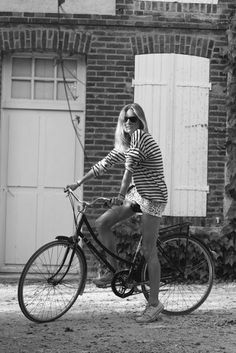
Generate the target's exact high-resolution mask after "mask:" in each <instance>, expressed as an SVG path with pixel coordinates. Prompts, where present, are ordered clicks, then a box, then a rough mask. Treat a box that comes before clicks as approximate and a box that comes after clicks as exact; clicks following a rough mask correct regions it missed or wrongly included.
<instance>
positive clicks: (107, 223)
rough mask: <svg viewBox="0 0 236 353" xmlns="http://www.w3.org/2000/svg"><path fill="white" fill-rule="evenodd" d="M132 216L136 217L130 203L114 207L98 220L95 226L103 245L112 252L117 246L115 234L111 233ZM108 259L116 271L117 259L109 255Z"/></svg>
mask: <svg viewBox="0 0 236 353" xmlns="http://www.w3.org/2000/svg"><path fill="white" fill-rule="evenodd" d="M132 215H134V212H133V211H132V210H131V208H130V202H125V203H124V204H123V205H122V206H113V207H112V208H110V209H109V210H108V211H106V212H105V213H103V214H102V215H101V216H100V217H99V218H98V219H97V220H96V224H95V225H96V228H97V231H98V234H99V236H100V237H101V240H102V242H103V244H104V245H105V246H106V247H107V248H108V249H109V250H111V251H112V252H115V250H116V249H115V247H116V244H115V240H114V234H113V232H112V231H111V228H112V227H113V226H114V225H115V224H116V223H117V222H121V221H123V220H124V219H126V218H129V217H131V216H132ZM107 259H108V261H109V262H110V263H111V265H112V266H113V267H114V268H115V269H116V268H117V263H116V259H114V258H113V257H112V256H109V255H108V256H107Z"/></svg>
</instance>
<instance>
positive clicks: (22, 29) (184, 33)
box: [0, 0, 235, 226]
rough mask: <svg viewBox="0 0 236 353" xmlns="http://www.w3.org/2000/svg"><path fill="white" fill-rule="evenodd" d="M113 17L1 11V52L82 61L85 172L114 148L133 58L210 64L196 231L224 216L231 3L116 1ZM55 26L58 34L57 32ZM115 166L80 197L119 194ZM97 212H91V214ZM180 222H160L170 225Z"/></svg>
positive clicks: (128, 98) (127, 97) (129, 89)
mask: <svg viewBox="0 0 236 353" xmlns="http://www.w3.org/2000/svg"><path fill="white" fill-rule="evenodd" d="M116 9H117V15H116V16H98V15H96V16H95V15H78V14H61V15H60V19H59V23H58V18H57V14H37V13H36V14H31V13H1V12H0V51H1V52H2V54H3V55H4V53H7V52H17V51H20V52H24V51H28V52H29V51H30V52H31V51H40V52H43V51H46V52H47V53H48V52H49V51H51V52H52V53H56V52H57V51H58V50H59V49H60V50H61V51H62V52H63V53H64V54H68V53H69V54H76V53H84V54H85V55H86V56H87V90H86V135H85V149H86V155H87V156H88V158H87V159H86V160H85V170H88V169H89V168H90V167H91V165H92V164H93V163H94V162H96V161H97V160H99V159H100V158H102V157H103V156H105V155H106V153H107V152H108V151H109V150H110V149H111V148H112V146H113V134H114V129H115V125H116V120H117V116H118V114H119V111H120V109H121V108H122V106H123V105H124V104H127V103H129V102H132V101H133V88H132V86H131V82H132V78H133V77H134V55H136V54H141V53H177V54H189V55H197V56H203V57H207V58H209V60H210V80H211V83H212V90H211V92H210V105H209V156H208V166H209V168H208V183H209V186H210V192H209V195H208V205H207V217H206V218H197V219H191V221H192V222H193V223H194V224H195V225H196V226H212V225H215V221H216V217H220V218H223V199H224V184H225V180H224V178H225V148H224V143H225V124H226V107H225V99H226V88H227V77H226V74H225V72H224V69H225V61H224V58H223V56H222V53H223V51H224V49H225V48H226V47H227V35H226V30H227V28H228V21H229V20H230V16H231V15H232V12H233V11H234V9H235V2H234V1H232V0H230V1H223V0H219V4H218V5H209V4H208V5H206V4H204V5H199V4H181V3H163V2H161V1H160V2H154V1H153V2H150V1H136V0H117V6H116ZM58 24H59V25H60V31H58ZM121 175H122V168H121V167H120V166H117V168H116V169H115V170H114V172H113V174H111V175H107V176H105V177H104V178H102V179H97V180H95V181H94V182H93V183H91V185H86V186H85V188H84V197H85V199H87V198H90V197H92V196H98V195H103V196H111V195H113V194H114V193H116V192H117V191H118V188H119V181H120V179H121ZM98 214H99V210H97V211H95V213H94V214H93V217H96V216H97V215H98ZM176 221H180V219H173V218H166V219H165V220H164V222H166V223H173V222H176Z"/></svg>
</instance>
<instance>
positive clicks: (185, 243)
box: [142, 235, 214, 315]
mask: <svg viewBox="0 0 236 353" xmlns="http://www.w3.org/2000/svg"><path fill="white" fill-rule="evenodd" d="M157 246H158V254H159V260H160V264H161V283H160V293H159V298H160V301H161V302H162V303H163V304H164V308H165V309H164V311H163V313H165V314H169V315H183V314H189V313H191V312H192V311H194V310H196V309H197V308H198V307H199V306H200V305H202V303H203V302H204V301H205V300H206V299H207V297H208V295H209V294H210V291H211V288H212V285H213V279H214V261H213V258H212V256H211V253H210V251H209V250H208V248H207V247H206V246H205V245H204V244H203V243H202V242H201V241H199V240H198V239H196V238H195V237H192V236H191V237H189V236H186V235H170V236H166V237H163V238H162V239H161V242H160V243H158V244H157ZM142 280H143V282H147V281H148V268H147V264H144V266H143V269H142ZM142 291H143V294H144V296H145V297H146V298H147V299H148V297H149V291H150V288H149V287H148V285H147V284H144V285H143V287H142Z"/></svg>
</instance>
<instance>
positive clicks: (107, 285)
mask: <svg viewBox="0 0 236 353" xmlns="http://www.w3.org/2000/svg"><path fill="white" fill-rule="evenodd" d="M95 286H96V287H98V288H103V289H104V288H109V287H111V283H107V284H95Z"/></svg>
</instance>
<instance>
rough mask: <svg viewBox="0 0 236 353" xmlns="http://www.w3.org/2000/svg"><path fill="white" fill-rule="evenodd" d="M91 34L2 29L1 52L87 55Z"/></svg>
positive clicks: (49, 30) (47, 30)
mask: <svg viewBox="0 0 236 353" xmlns="http://www.w3.org/2000/svg"><path fill="white" fill-rule="evenodd" d="M90 43H91V33H88V32H83V31H78V32H77V31H73V30H67V29H60V31H59V30H58V29H44V28H32V29H31V28H26V29H19V28H18V29H16V28H14V29H12V28H7V29H2V30H0V52H2V53H11V52H15V51H18V52H19V51H22V52H27V51H28V52H32V51H36V52H37V51H40V52H42V51H53V52H59V51H62V52H63V53H68V54H70V55H73V54H87V53H88V52H89V50H90Z"/></svg>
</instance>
